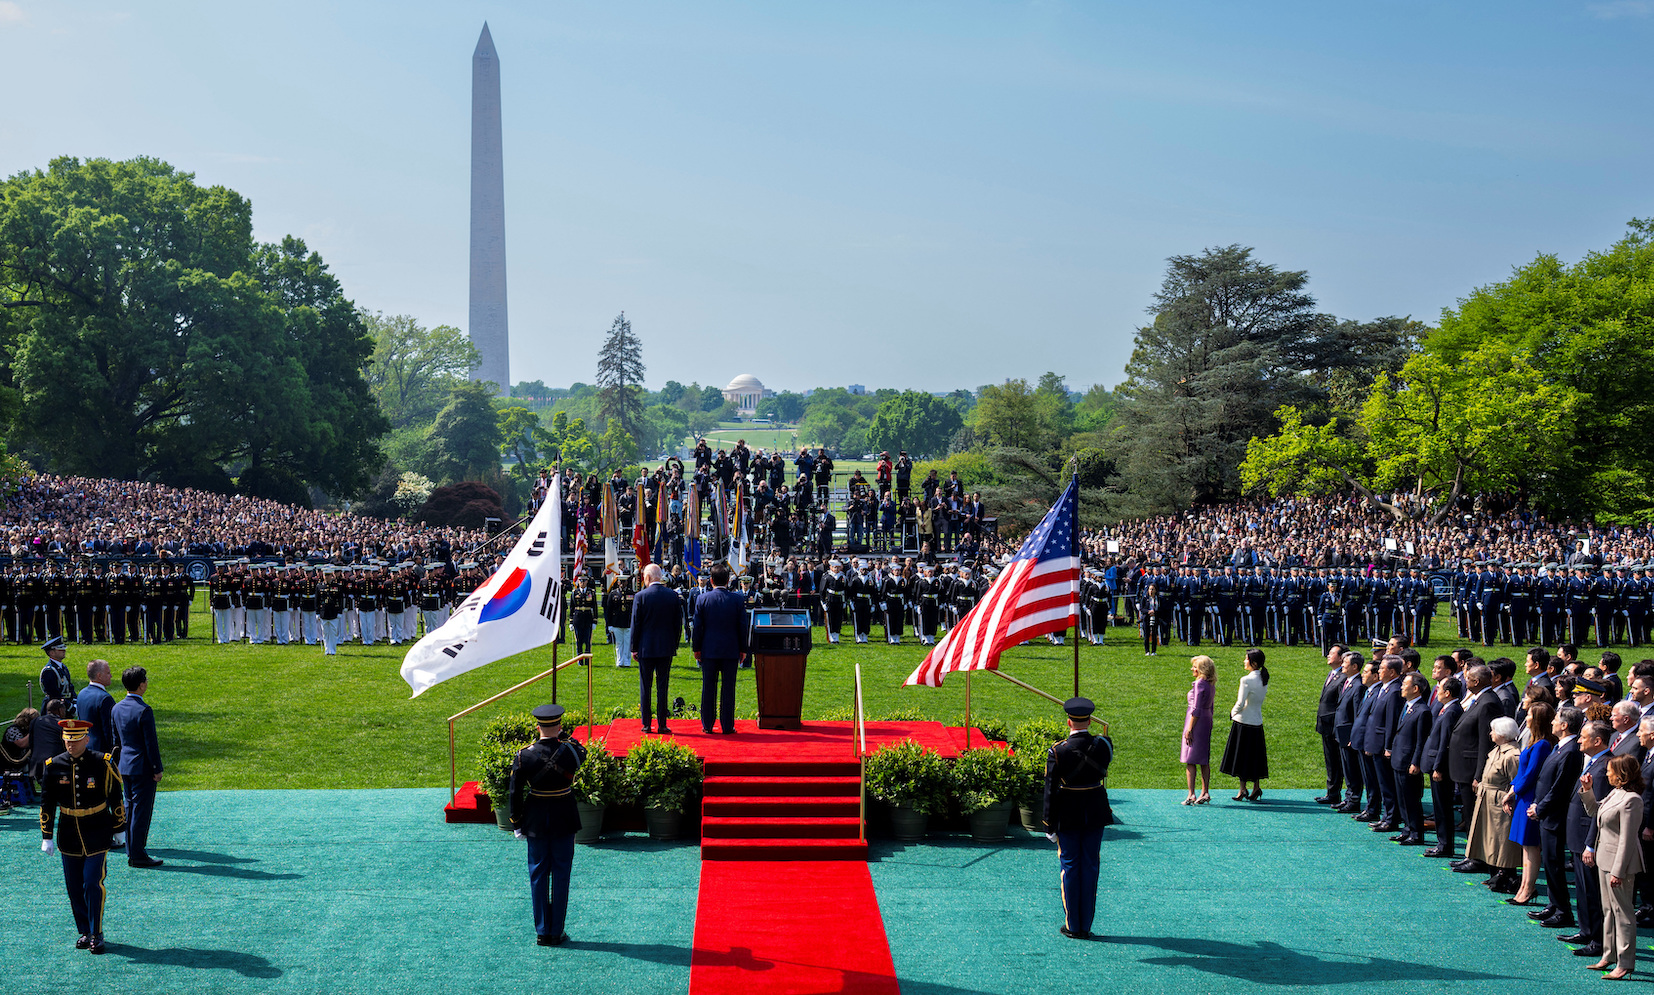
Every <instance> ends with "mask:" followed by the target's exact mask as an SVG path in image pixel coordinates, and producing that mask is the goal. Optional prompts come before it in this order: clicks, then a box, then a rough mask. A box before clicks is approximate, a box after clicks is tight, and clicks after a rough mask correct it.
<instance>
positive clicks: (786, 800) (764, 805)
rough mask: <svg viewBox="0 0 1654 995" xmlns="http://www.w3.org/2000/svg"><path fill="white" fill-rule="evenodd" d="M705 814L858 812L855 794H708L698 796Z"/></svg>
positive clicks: (750, 814)
mask: <svg viewBox="0 0 1654 995" xmlns="http://www.w3.org/2000/svg"><path fill="white" fill-rule="evenodd" d="M701 811H702V813H703V814H704V815H719V816H737V815H745V816H757V815H776V816H795V817H796V816H807V815H813V816H839V817H843V816H852V817H854V816H858V815H859V814H860V812H861V799H859V798H857V797H856V796H855V795H849V796H846V795H709V796H707V797H706V798H703V799H702V800H701Z"/></svg>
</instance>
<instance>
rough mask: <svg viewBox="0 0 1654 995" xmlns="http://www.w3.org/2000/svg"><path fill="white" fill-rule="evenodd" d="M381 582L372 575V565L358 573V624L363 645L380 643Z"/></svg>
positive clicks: (356, 585)
mask: <svg viewBox="0 0 1654 995" xmlns="http://www.w3.org/2000/svg"><path fill="white" fill-rule="evenodd" d="M379 588H380V584H379V580H378V579H377V578H376V577H374V575H373V573H372V564H369V565H368V567H366V568H363V569H359V570H357V572H356V579H355V593H356V624H357V626H358V627H359V629H360V631H361V635H362V645H363V646H372V645H373V644H374V643H376V642H378V641H379V636H380V632H379V593H380V592H379Z"/></svg>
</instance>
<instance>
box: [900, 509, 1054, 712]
mask: <svg viewBox="0 0 1654 995" xmlns="http://www.w3.org/2000/svg"><path fill="white" fill-rule="evenodd" d="M1077 495H1078V492H1077V489H1076V487H1075V483H1074V481H1072V480H1070V481H1069V483H1068V488H1067V489H1066V490H1064V491H1063V492H1062V497H1060V498H1058V499H1057V503H1056V504H1054V505H1052V506H1051V510H1050V511H1048V512H1046V513H1045V518H1044V519H1042V520H1041V521H1040V523H1039V526H1038V527H1037V528H1035V529H1034V531H1033V532H1032V533H1030V534H1029V536H1028V538H1027V540H1025V541H1024V542H1023V544H1022V548H1021V549H1019V550H1017V554H1016V556H1014V557H1012V558H1011V562H1010V563H1008V564H1006V566H1005V569H1004V570H1003V571H1002V572H1001V573H1000V575H999V577H998V578H997V579H996V580H995V581H994V582H993V585H992V586H990V587H989V588H988V590H987V592H986V593H984V594H983V595H982V600H981V601H979V602H977V604H976V607H975V608H972V609H971V610H970V611H969V612H967V613H966V614H965V617H964V618H962V619H960V620H959V624H958V625H956V626H954V627H953V628H952V629H950V630H948V634H947V635H946V636H943V637H942V641H941V642H939V643H937V644H936V645H935V646H934V647H933V648H932V649H931V651H930V652H929V653H928V654H926V656H925V660H924V662H923V663H921V664H919V667H918V669H917V670H915V671H913V673H912V675H911V676H909V677H908V679H907V680H906V681H905V682H904V683H906V684H923V685H925V686H926V687H940V686H941V685H942V679H943V678H944V677H946V676H947V675H948V674H949V673H951V672H953V671H955V670H996V669H998V667H999V654H1000V652H1001V651H1003V650H1004V649H1005V648H1006V647H1007V646H1015V645H1017V644H1018V643H1021V642H1023V641H1025V640H1028V639H1032V638H1034V637H1035V636H1040V635H1044V634H1046V633H1048V632H1061V631H1063V630H1064V629H1066V628H1068V627H1069V626H1070V625H1072V624H1074V622H1075V620H1077V619H1078V618H1079V616H1080V557H1079V551H1078V549H1077V548H1076V543H1077V536H1078V535H1079V501H1078V496H1077Z"/></svg>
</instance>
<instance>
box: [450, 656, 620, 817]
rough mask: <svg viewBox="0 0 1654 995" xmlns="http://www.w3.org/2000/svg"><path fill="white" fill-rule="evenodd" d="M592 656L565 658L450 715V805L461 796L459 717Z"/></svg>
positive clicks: (588, 695)
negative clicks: (456, 742) (456, 734)
mask: <svg viewBox="0 0 1654 995" xmlns="http://www.w3.org/2000/svg"><path fill="white" fill-rule="evenodd" d="M591 658H592V655H591V654H590V653H582V654H580V655H579V656H576V657H570V658H569V659H567V660H564V661H563V662H562V663H558V664H553V665H552V667H551V669H550V670H545V671H541V672H540V673H538V674H535V675H534V676H533V677H530V678H529V679H528V680H526V681H523V682H522V683H521V684H514V685H512V686H511V687H508V688H506V689H505V690H504V691H501V692H500V693H499V694H496V695H494V696H492V697H489V698H484V699H483V700H482V701H479V702H477V703H476V704H475V705H472V706H471V707H470V708H467V709H465V710H464V711H461V712H456V713H454V714H453V715H450V716H448V804H449V805H452V804H454V801H455V800H456V799H457V798H458V797H459V763H458V761H457V760H456V759H455V757H454V723H455V722H456V721H458V720H459V719H463V718H465V717H466V716H467V715H470V714H471V713H472V712H475V711H476V710H477V709H479V708H482V707H484V706H486V705H492V704H493V703H494V702H496V701H499V700H500V699H501V698H504V697H505V696H506V695H508V694H513V693H515V692H517V691H521V690H522V689H523V688H526V687H528V686H529V685H530V684H533V683H535V682H537V681H541V680H544V679H545V678H547V677H550V676H551V675H552V674H555V673H557V672H558V671H559V670H562V669H563V668H564V667H570V666H573V665H574V664H576V663H579V662H580V661H581V660H587V661H589V660H591ZM586 671H587V673H586V742H588V743H590V742H591V738H592V710H591V700H592V678H591V667H590V665H588V666H587V667H586Z"/></svg>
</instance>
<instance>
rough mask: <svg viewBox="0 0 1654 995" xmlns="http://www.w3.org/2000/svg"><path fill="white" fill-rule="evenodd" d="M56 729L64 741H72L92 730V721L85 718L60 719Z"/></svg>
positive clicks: (83, 736)
mask: <svg viewBox="0 0 1654 995" xmlns="http://www.w3.org/2000/svg"><path fill="white" fill-rule="evenodd" d="M57 731H58V732H59V733H61V734H62V736H63V741H64V742H65V743H73V742H74V741H75V740H77V739H85V738H86V735H87V734H88V733H90V732H91V731H92V723H90V722H88V721H86V720H85V719H60V720H59V721H58V724H57Z"/></svg>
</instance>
